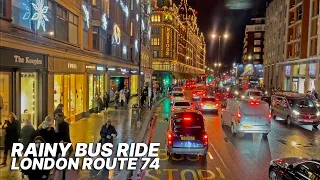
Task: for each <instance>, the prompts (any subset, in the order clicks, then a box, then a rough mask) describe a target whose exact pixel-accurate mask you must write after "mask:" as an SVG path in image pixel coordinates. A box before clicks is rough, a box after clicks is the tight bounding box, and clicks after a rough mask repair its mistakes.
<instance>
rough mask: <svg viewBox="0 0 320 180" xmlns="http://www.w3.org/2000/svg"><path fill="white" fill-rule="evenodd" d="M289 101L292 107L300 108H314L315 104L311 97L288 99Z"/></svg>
mask: <svg viewBox="0 0 320 180" xmlns="http://www.w3.org/2000/svg"><path fill="white" fill-rule="evenodd" d="M288 103H289V105H290V106H291V107H299V108H313V107H314V104H313V102H312V101H311V100H309V99H305V98H304V99H288Z"/></svg>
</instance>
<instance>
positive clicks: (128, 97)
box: [125, 89, 130, 105]
mask: <svg viewBox="0 0 320 180" xmlns="http://www.w3.org/2000/svg"><path fill="white" fill-rule="evenodd" d="M125 96H126V102H127V105H128V104H129V99H130V91H129V89H127V90H126V93H125Z"/></svg>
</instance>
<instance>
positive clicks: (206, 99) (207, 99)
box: [202, 98, 216, 102]
mask: <svg viewBox="0 0 320 180" xmlns="http://www.w3.org/2000/svg"><path fill="white" fill-rule="evenodd" d="M202 101H206V102H208V101H216V100H215V99H214V98H202Z"/></svg>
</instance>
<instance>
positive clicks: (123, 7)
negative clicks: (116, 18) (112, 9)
mask: <svg viewBox="0 0 320 180" xmlns="http://www.w3.org/2000/svg"><path fill="white" fill-rule="evenodd" d="M120 6H121V8H122V10H123V12H124V13H125V14H126V17H128V16H129V9H128V6H126V5H125V4H124V3H123V2H122V0H120Z"/></svg>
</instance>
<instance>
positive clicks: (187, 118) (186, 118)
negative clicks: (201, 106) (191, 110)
mask: <svg viewBox="0 0 320 180" xmlns="http://www.w3.org/2000/svg"><path fill="white" fill-rule="evenodd" d="M183 120H188V121H190V120H191V118H189V117H185V118H183Z"/></svg>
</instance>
